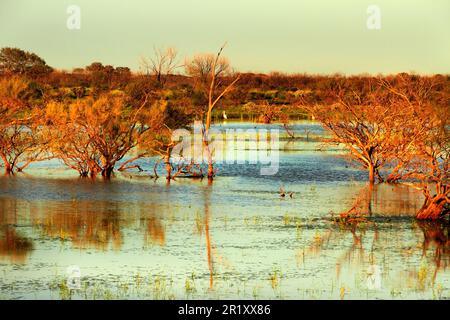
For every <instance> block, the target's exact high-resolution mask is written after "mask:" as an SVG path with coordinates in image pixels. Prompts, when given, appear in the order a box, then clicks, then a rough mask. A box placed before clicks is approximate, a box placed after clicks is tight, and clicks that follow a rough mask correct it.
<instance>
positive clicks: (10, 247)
mask: <svg viewBox="0 0 450 320" xmlns="http://www.w3.org/2000/svg"><path fill="white" fill-rule="evenodd" d="M32 250H33V243H32V241H31V240H30V239H28V238H26V237H24V236H23V235H21V234H20V231H18V221H17V206H16V201H14V200H13V199H8V198H6V199H2V198H0V258H6V259H9V260H10V261H11V262H13V263H25V261H26V259H27V257H28V255H29V254H30V253H31V251H32Z"/></svg>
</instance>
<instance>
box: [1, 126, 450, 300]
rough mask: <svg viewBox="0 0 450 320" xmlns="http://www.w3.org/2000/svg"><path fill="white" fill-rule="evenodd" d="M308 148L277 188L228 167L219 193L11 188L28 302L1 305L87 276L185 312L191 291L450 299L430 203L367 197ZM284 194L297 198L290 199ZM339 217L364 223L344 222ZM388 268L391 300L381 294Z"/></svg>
mask: <svg viewBox="0 0 450 320" xmlns="http://www.w3.org/2000/svg"><path fill="white" fill-rule="evenodd" d="M300 129H301V128H300ZM309 139H310V141H308V139H305V140H301V141H293V142H290V141H286V149H288V152H281V157H282V162H281V163H280V164H281V167H280V171H279V175H277V176H274V177H261V176H260V175H259V170H257V168H253V169H252V168H251V167H250V169H249V167H248V166H230V167H226V166H221V167H218V168H219V170H220V171H219V172H220V175H219V176H218V177H217V179H216V180H215V181H214V183H213V184H212V185H210V184H208V181H207V180H206V179H204V180H202V181H200V180H198V181H190V180H187V179H178V180H177V181H176V182H173V183H171V184H170V185H166V181H165V179H160V180H158V181H154V180H150V179H147V178H146V177H142V176H141V177H139V178H137V176H136V175H132V174H131V173H130V174H128V175H127V176H123V177H122V176H120V175H119V174H118V176H117V177H116V179H114V180H112V181H110V182H108V183H104V182H102V181H99V182H98V183H97V182H92V181H85V180H79V179H76V178H74V179H71V178H67V177H66V178H57V177H55V178H45V177H42V176H41V177H39V178H36V177H34V178H33V177H23V176H20V175H17V176H15V177H11V178H3V177H0V257H1V260H0V267H1V270H2V271H3V272H0V276H1V275H2V274H4V275H3V278H0V281H3V282H5V283H9V284H12V285H14V288H15V289H14V290H13V289H4V288H7V287H6V286H3V287H0V294H2V295H3V296H6V297H9V298H22V297H24V296H27V294H28V296H30V295H32V294H37V295H38V296H39V297H42V298H47V297H48V291H45V290H48V287H49V286H48V284H47V283H43V284H41V287H37V289H33V290H35V291H31V292H30V290H32V289H30V288H29V285H28V284H29V283H36V282H39V281H41V282H43V281H44V280H43V279H51V278H53V277H54V276H55V274H57V273H58V274H61V273H64V270H65V269H66V267H67V266H68V265H73V264H76V265H79V266H80V268H81V270H82V273H83V274H85V275H86V277H87V278H88V279H89V281H90V282H92V281H99V282H100V283H101V285H103V286H105V284H107V287H108V288H110V287H114V285H115V284H117V285H120V286H124V284H123V283H124V282H126V283H127V285H129V282H130V281H134V280H129V279H130V278H131V279H134V278H136V277H135V276H136V274H138V273H139V277H138V278H140V277H142V276H147V277H148V278H150V279H152V281H153V282H152V283H153V284H155V283H158V286H156V285H155V286H156V287H153V289H152V290H153V291H152V292H154V291H157V292H160V291H161V290H162V291H164V290H167V288H165V287H163V286H162V283H163V281H162V280H161V279H166V280H167V282H169V280H168V279H172V280H173V286H174V287H176V288H177V289H176V290H175V292H170V296H175V297H176V298H186V296H185V294H186V291H187V290H188V289H187V288H185V286H187V283H188V284H189V298H192V297H193V298H205V297H206V298H209V297H211V298H247V299H248V298H250V299H251V298H254V297H255V296H258V297H259V298H268V299H271V298H279V297H282V298H293V299H297V298H334V299H335V298H340V297H341V298H347V297H350V298H391V297H392V292H393V293H395V295H397V292H402V294H404V295H405V297H417V296H416V295H417V294H418V293H417V292H420V294H424V295H423V296H419V297H420V298H429V297H430V296H431V294H432V293H431V292H432V291H431V290H433V289H434V288H435V287H433V284H430V282H429V280H432V282H433V283H435V284H436V286H437V284H441V285H442V287H443V288H444V290H447V291H444V293H443V296H444V297H446V296H450V292H449V290H450V275H449V274H448V272H447V271H448V270H446V268H447V266H448V263H449V251H450V249H449V238H448V237H449V235H448V233H449V227H448V225H446V224H444V223H440V224H439V223H421V222H414V220H412V219H411V217H412V216H413V214H414V213H415V212H416V211H417V210H418V209H419V208H420V206H421V205H422V195H421V194H420V192H418V191H416V190H414V189H410V188H407V187H403V186H393V185H376V186H375V187H374V188H373V189H372V188H368V187H367V186H366V185H365V184H364V183H363V182H361V181H359V178H360V177H362V178H365V177H364V173H361V172H359V171H356V170H354V169H352V168H346V167H345V166H344V165H342V163H341V162H339V161H342V159H338V160H336V157H335V155H330V154H322V153H318V152H314V149H315V147H316V146H315V145H312V144H316V143H317V141H314V139H312V138H311V137H310V138H309ZM311 141H312V142H311ZM140 165H141V164H140ZM146 165H147V166H149V167H152V165H151V164H150V165H149V164H148V163H147V164H146ZM142 167H145V164H142ZM353 178H354V179H353ZM355 180H356V181H355ZM361 180H362V179H361ZM280 185H283V186H284V187H285V188H286V190H289V191H293V192H295V196H294V197H293V198H286V199H280V196H279V194H278V190H279V187H280ZM330 212H334V216H335V217H337V216H339V215H340V214H341V213H349V212H350V213H351V214H355V213H358V214H359V215H360V216H361V219H362V220H361V221H360V223H348V221H344V223H341V222H342V221H337V222H336V221H333V220H332V219H331V215H330ZM19 262H20V263H21V264H22V269H18V268H19V267H17V266H16V265H15V264H16V263H19ZM377 268H379V270H380V272H381V278H382V279H381V280H382V281H381V284H382V288H381V289H379V290H378V291H377V290H368V288H367V285H366V278H367V276H368V274H373V270H378V269H377ZM55 269H56V271H55ZM425 271H427V272H425ZM17 279H19V280H20V281H22V282H21V283H22V284H23V285H22V287H20V285H17V281H19V280H17ZM157 279H159V280H158V281H156V280H157ZM20 281H19V282H20ZM139 284H140V283H139ZM274 284H276V285H274ZM140 287H146V286H143V285H141V284H140ZM8 288H11V287H8ZM20 288H22V289H20ZM194 288H195V289H194ZM418 289H420V290H418ZM20 290H22V291H20ZM158 290H159V291H158ZM132 291H133V290H130V292H132ZM164 292H166V291H164ZM311 292H313V294H312V293H311ZM166 293H167V292H166ZM425 293H426V294H427V295H425ZM158 296H159V295H158ZM163 296H169V294H167V295H163ZM126 297H128V298H136V296H132V295H131V296H126ZM148 297H149V296H148V295H145V294H144V295H142V296H139V297H138V298H148Z"/></svg>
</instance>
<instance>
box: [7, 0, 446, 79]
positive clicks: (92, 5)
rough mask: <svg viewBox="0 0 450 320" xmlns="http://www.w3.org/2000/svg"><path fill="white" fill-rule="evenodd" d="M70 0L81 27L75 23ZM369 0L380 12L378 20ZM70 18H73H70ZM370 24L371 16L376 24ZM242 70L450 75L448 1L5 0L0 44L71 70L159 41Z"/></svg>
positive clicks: (122, 59) (133, 63) (113, 60)
mask: <svg viewBox="0 0 450 320" xmlns="http://www.w3.org/2000/svg"><path fill="white" fill-rule="evenodd" d="M70 5H76V6H78V7H79V8H80V28H79V29H69V28H68V27H67V20H68V19H69V18H70V17H71V14H70V13H67V8H68V7H69V6H70ZM370 5H376V6H377V8H379V10H380V19H379V21H380V28H379V29H369V28H368V27H367V20H368V19H369V20H370V21H372V22H373V21H377V20H373V19H376V16H374V15H373V11H371V12H369V13H368V12H367V10H368V7H369V6H370ZM71 21H73V20H71ZM371 25H372V26H373V24H371ZM225 41H226V42H227V46H226V48H225V51H224V55H225V56H227V57H228V58H229V60H230V63H231V65H232V66H233V67H234V68H235V69H236V70H239V71H242V72H248V71H249V72H271V71H281V72H287V73H320V74H333V73H344V74H361V73H372V74H378V73H383V74H388V73H397V72H415V73H419V74H434V73H441V74H442V73H444V74H445V73H446V74H449V73H450V1H449V0H370V1H366V0H341V1H336V0H308V1H307V0H127V1H124V0H120V1H119V0H70V1H69V0H39V1H34V0H0V47H18V48H21V49H24V50H27V51H32V52H34V53H36V54H38V55H39V56H41V57H42V58H44V60H46V62H47V63H48V64H49V65H51V66H52V67H55V68H58V69H65V70H70V69H72V68H74V67H80V66H86V65H88V64H90V63H91V62H94V61H100V62H102V63H104V64H111V65H113V66H128V67H130V68H131V69H132V70H135V71H137V70H139V61H140V57H142V56H151V55H152V52H153V48H154V47H167V46H171V47H176V48H177V49H178V51H179V55H180V57H185V56H191V55H193V54H195V53H202V52H216V51H217V50H218V48H219V47H220V46H221V45H222V44H223V43H224V42H225Z"/></svg>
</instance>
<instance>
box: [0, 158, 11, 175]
mask: <svg viewBox="0 0 450 320" xmlns="http://www.w3.org/2000/svg"><path fill="white" fill-rule="evenodd" d="M1 158H2V160H3V165H4V166H5V176H9V175H10V174H12V173H13V167H12V166H11V164H10V163H9V161H8V159H7V158H6V155H4V154H2V155H1Z"/></svg>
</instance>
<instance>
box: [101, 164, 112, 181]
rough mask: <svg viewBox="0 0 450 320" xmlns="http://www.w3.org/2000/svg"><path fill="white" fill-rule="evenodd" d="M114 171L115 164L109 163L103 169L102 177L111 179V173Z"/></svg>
mask: <svg viewBox="0 0 450 320" xmlns="http://www.w3.org/2000/svg"><path fill="white" fill-rule="evenodd" d="M113 171H114V166H111V165H107V166H105V167H104V168H103V169H102V177H103V178H105V179H107V180H109V179H111V175H112V173H113Z"/></svg>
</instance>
